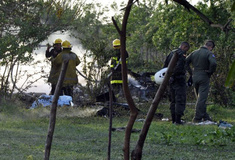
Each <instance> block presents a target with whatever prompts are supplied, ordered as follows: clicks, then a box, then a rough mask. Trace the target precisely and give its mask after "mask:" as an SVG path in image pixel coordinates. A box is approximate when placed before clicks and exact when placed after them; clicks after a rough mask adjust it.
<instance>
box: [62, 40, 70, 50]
mask: <svg viewBox="0 0 235 160" xmlns="http://www.w3.org/2000/svg"><path fill="white" fill-rule="evenodd" d="M62 47H63V48H72V45H71V44H70V42H69V41H64V42H63V43H62Z"/></svg>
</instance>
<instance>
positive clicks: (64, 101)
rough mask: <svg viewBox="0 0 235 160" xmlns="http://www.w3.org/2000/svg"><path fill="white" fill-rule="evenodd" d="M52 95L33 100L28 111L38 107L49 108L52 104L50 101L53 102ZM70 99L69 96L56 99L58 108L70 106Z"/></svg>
mask: <svg viewBox="0 0 235 160" xmlns="http://www.w3.org/2000/svg"><path fill="white" fill-rule="evenodd" d="M53 97H54V96H53V95H41V96H40V97H38V99H37V100H35V101H34V102H33V104H32V106H31V107H30V109H33V108H36V107H38V106H43V107H46V106H50V105H51V104H52V100H53ZM72 100H73V99H72V97H71V96H65V95H64V96H59V99H58V104H57V105H58V106H61V107H62V106H71V104H72Z"/></svg>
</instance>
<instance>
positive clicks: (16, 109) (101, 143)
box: [0, 103, 235, 160]
mask: <svg viewBox="0 0 235 160" xmlns="http://www.w3.org/2000/svg"><path fill="white" fill-rule="evenodd" d="M149 106H150V105H149V104H146V103H143V104H139V105H138V107H139V109H141V110H142V111H143V112H144V113H146V112H147V111H148V108H149ZM98 107H99V106H93V107H89V108H68V107H64V108H58V110H57V121H56V127H55V132H54V137H53V143H52V148H51V155H50V159H51V160H104V159H106V157H107V148H108V126H109V119H108V118H105V117H96V116H94V114H95V111H96V110H97V109H98ZM24 108H25V107H24V106H16V105H11V104H2V105H1V106H0V157H1V158H0V159H1V160H41V159H43V157H44V148H45V142H46V136H47V129H48V124H49V114H50V109H49V108H37V109H34V110H30V109H24ZM168 108H169V107H168V105H166V104H160V105H159V107H158V110H157V112H158V113H159V112H160V113H163V115H164V118H169V109H168ZM115 110H116V111H118V112H120V113H121V116H119V117H114V118H113V127H123V126H126V124H127V121H128V116H127V115H128V111H127V110H124V109H120V108H115ZM193 110H194V106H193V105H187V108H186V111H185V116H184V119H185V120H186V121H191V119H192V117H193ZM208 110H209V113H210V115H211V116H212V117H213V119H214V120H215V121H218V120H224V121H227V122H229V123H231V124H233V125H234V124H235V109H228V108H226V109H225V108H222V107H220V106H214V105H211V106H208ZM145 115H146V114H140V115H139V116H138V120H140V121H138V122H136V123H135V126H134V128H135V129H141V128H142V126H143V123H144V122H143V121H141V119H144V118H145ZM124 136H125V135H124V132H123V131H116V132H112V150H111V159H112V160H119V159H120V160H122V159H123V152H122V147H123V141H124ZM138 136H139V133H133V134H132V137H131V150H133V148H134V147H135V144H136V141H137V139H138ZM142 159H143V160H153V159H160V160H161V159H162V160H184V159H185V160H197V159H204V160H210V159H211V160H224V159H226V160H234V159H235V127H233V128H231V129H220V128H218V126H217V125H205V126H195V125H184V126H176V125H172V124H171V123H170V122H166V121H160V120H157V119H154V120H153V122H152V124H151V127H150V130H149V132H148V136H147V139H146V141H145V145H144V150H143V157H142Z"/></svg>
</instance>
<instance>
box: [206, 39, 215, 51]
mask: <svg viewBox="0 0 235 160" xmlns="http://www.w3.org/2000/svg"><path fill="white" fill-rule="evenodd" d="M204 46H205V47H206V48H207V49H208V50H210V51H212V50H213V49H214V48H215V43H214V41H212V40H206V41H205V44H204Z"/></svg>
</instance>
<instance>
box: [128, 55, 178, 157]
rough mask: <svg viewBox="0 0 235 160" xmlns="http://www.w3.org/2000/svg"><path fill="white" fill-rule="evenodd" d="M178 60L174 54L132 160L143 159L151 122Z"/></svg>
mask: <svg viewBox="0 0 235 160" xmlns="http://www.w3.org/2000/svg"><path fill="white" fill-rule="evenodd" d="M177 60H178V55H177V54H174V55H173V57H172V59H171V61H170V64H169V67H168V70H167V73H166V75H165V78H164V80H163V82H162V84H161V85H160V87H159V89H158V91H157V93H156V95H155V97H154V99H153V102H152V104H151V106H150V108H149V111H148V114H147V118H146V120H145V123H144V126H143V128H142V130H141V133H140V135H139V140H138V142H137V144H136V147H135V149H134V150H133V151H132V154H131V159H132V160H141V158H142V150H143V146H144V141H145V139H146V136H147V133H148V130H149V127H150V125H151V122H152V120H153V117H154V114H155V112H156V110H157V107H158V104H159V102H160V100H161V98H162V96H163V94H164V92H165V89H166V87H167V85H168V81H169V79H170V76H171V74H172V72H173V70H174V67H175V65H176V62H177Z"/></svg>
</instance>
